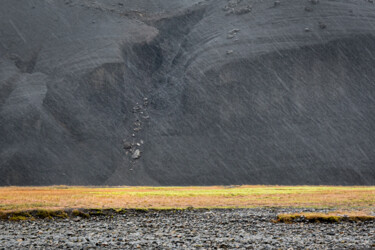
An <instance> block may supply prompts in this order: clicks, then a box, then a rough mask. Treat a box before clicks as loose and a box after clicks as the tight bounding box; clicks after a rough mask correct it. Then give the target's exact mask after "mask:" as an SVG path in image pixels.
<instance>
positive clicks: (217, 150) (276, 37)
mask: <svg viewBox="0 0 375 250" xmlns="http://www.w3.org/2000/svg"><path fill="white" fill-rule="evenodd" d="M173 2H174V3H171V1H168V0H158V1H139V0H134V1H133V0H131V1H130V0H117V1H99V0H97V1H95V0H85V1H84V0H67V1H59V0H44V1H30V0H19V1H14V0H3V1H2V3H1V9H0V55H1V58H0V184H1V185H47V184H80V185H88V184H95V185H98V184H109V185H211V184H242V183H247V184H368V185H370V184H371V185H374V184H375V167H374V164H375V132H374V129H373V128H375V70H374V66H375V5H374V4H373V3H371V2H370V1H365V0H363V1H362V0H361V1H358V0H336V1H332V0H331V1H330V0H320V1H301V0H289V1H280V2H278V1H276V2H275V1H260V0H242V1H241V0H230V1H228V0H215V1H211V0H208V1H198V0H196V1H195V0H189V1H188V0H185V1H173ZM124 147H125V148H124ZM130 147H131V148H130Z"/></svg>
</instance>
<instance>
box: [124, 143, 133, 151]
mask: <svg viewBox="0 0 375 250" xmlns="http://www.w3.org/2000/svg"><path fill="white" fill-rule="evenodd" d="M131 148H132V144H131V143H130V142H127V141H126V142H124V149H126V150H128V149H131Z"/></svg>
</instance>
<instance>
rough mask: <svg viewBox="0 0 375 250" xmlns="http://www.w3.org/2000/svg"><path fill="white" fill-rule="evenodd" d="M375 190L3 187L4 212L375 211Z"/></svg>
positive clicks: (1, 205) (0, 201) (0, 200)
mask: <svg viewBox="0 0 375 250" xmlns="http://www.w3.org/2000/svg"><path fill="white" fill-rule="evenodd" d="M374 205H375V186H367V187H364V186H359V187H354V186H353V187H348V186H260V185H259V186H209V187H77V186H73V187H70V186H50V187H1V188H0V212H17V211H27V210H38V209H44V210H50V211H53V210H55V211H56V210H66V209H108V208H113V209H120V208H144V209H151V208H154V209H171V208H175V209H183V208H187V207H194V208H253V207H314V208H335V209H349V210H353V209H355V210H374Z"/></svg>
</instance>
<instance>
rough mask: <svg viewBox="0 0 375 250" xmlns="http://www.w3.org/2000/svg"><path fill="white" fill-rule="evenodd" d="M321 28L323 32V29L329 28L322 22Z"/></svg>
mask: <svg viewBox="0 0 375 250" xmlns="http://www.w3.org/2000/svg"><path fill="white" fill-rule="evenodd" d="M319 28H321V29H322V30H323V29H325V28H327V25H326V24H324V23H321V22H320V23H319Z"/></svg>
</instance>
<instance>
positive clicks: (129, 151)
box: [123, 97, 150, 170]
mask: <svg viewBox="0 0 375 250" xmlns="http://www.w3.org/2000/svg"><path fill="white" fill-rule="evenodd" d="M148 104H149V100H148V98H147V97H144V98H143V103H142V104H139V103H136V105H135V106H134V107H133V111H132V113H133V114H134V123H133V127H132V128H131V129H130V131H131V133H132V134H131V136H129V138H128V139H124V140H123V148H124V150H125V154H126V155H129V161H130V163H131V165H130V170H133V167H134V166H135V163H136V161H137V160H138V159H139V158H141V153H142V146H143V144H144V140H143V139H141V135H140V132H141V131H142V129H144V127H145V125H146V124H147V122H148V120H149V119H150V116H149V114H148V110H147V107H148Z"/></svg>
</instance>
